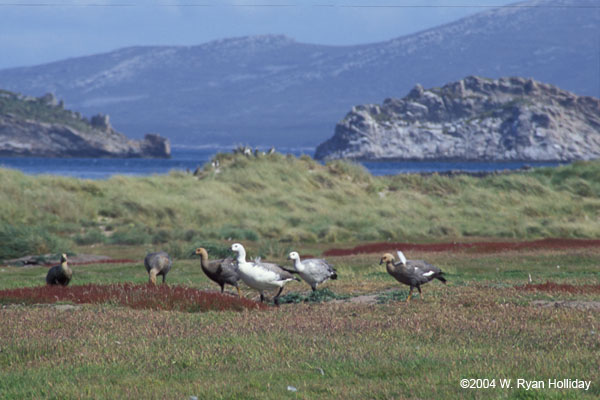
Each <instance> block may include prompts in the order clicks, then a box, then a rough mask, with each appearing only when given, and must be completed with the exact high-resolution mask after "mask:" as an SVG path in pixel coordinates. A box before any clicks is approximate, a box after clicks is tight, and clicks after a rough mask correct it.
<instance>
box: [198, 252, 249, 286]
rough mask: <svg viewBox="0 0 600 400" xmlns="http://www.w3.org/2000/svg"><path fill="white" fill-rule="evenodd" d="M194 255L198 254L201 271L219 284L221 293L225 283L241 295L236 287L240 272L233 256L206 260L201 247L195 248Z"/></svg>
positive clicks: (206, 254)
mask: <svg viewBox="0 0 600 400" xmlns="http://www.w3.org/2000/svg"><path fill="white" fill-rule="evenodd" d="M194 255H197V256H200V266H201V267H202V271H204V273H205V274H206V276H208V278H209V279H210V280H212V281H213V282H216V283H218V284H219V286H221V293H223V291H224V290H225V284H228V285H231V286H234V287H235V288H236V290H237V293H238V296H239V297H242V295H241V293H240V288H239V287H238V281H239V280H240V273H239V270H238V268H237V265H236V263H235V261H234V260H233V258H225V259H222V260H212V261H208V253H207V252H206V249H205V248H203V247H199V248H197V249H196V251H195V252H194Z"/></svg>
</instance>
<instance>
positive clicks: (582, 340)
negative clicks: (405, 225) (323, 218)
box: [0, 243, 600, 399]
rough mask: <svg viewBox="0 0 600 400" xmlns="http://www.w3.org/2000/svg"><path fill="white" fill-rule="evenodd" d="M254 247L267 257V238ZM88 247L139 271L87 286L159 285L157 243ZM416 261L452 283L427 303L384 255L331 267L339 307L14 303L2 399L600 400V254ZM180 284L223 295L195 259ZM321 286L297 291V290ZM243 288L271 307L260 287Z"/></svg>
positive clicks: (457, 255)
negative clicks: (488, 383)
mask: <svg viewBox="0 0 600 400" xmlns="http://www.w3.org/2000/svg"><path fill="white" fill-rule="evenodd" d="M249 247H250V251H251V252H257V251H258V249H259V247H260V245H259V244H258V243H255V244H254V245H252V244H250V246H249ZM78 250H79V251H80V252H86V251H87V252H90V251H96V252H99V253H102V254H109V253H112V254H111V255H112V256H114V257H119V258H132V259H139V262H135V263H130V264H118V265H110V264H98V265H93V264H92V265H85V266H74V267H73V269H74V279H73V282H72V283H73V285H86V284H108V283H118V282H133V283H144V282H146V281H147V274H146V272H145V270H144V268H143V263H142V257H143V254H144V251H145V249H144V248H143V247H139V246H137V247H136V246H121V247H115V246H107V245H103V246H100V247H94V248H89V247H88V248H86V247H81V248H79V249H78ZM303 250H305V249H304V248H300V249H299V251H301V252H303ZM316 250H317V249H315V247H311V248H310V251H313V252H314V251H316ZM409 258H424V259H427V260H428V261H430V262H432V263H434V264H436V265H438V266H440V267H441V268H442V269H443V270H445V271H446V272H447V275H448V280H449V283H448V285H442V284H441V283H440V282H432V283H429V284H428V285H426V286H424V289H423V291H424V295H425V297H424V299H422V300H421V299H420V298H419V297H418V296H415V298H414V299H413V300H412V301H411V302H410V303H405V302H402V301H397V300H398V299H404V298H406V295H407V290H406V287H400V285H399V284H397V283H396V282H395V281H394V280H393V279H392V278H391V277H390V276H389V275H387V273H386V272H385V269H384V267H383V266H379V265H378V261H379V254H361V255H354V256H344V257H333V258H331V260H330V261H332V262H333V263H334V264H335V265H336V267H337V269H338V272H339V279H338V280H337V281H332V282H329V283H327V284H326V285H325V286H324V289H323V291H324V292H332V293H335V297H339V298H344V300H337V301H328V302H322V303H317V302H312V303H311V302H309V303H300V304H284V305H282V306H281V307H279V308H276V307H269V308H268V309H266V310H246V311H223V312H212V311H211V312H175V311H156V310H139V309H131V308H129V307H123V306H119V305H116V304H111V303H108V304H95V305H91V304H90V305H79V304H74V305H72V306H70V305H69V304H72V303H69V302H64V301H62V302H59V304H58V305H47V304H46V305H44V304H40V305H18V304H4V305H3V306H2V309H1V310H0V316H1V320H2V324H0V337H2V338H3V340H2V343H1V344H0V346H1V347H0V368H1V376H0V398H3V399H24V398H57V399H58V398H60V399H69V398H148V399H163V398H169V399H171V398H172V399H188V398H190V396H197V397H198V398H256V399H259V398H260V399H264V398H269V399H282V398H302V399H315V398H349V399H364V398H407V399H423V398H506V399H548V398H549V399H565V398H567V399H569V398H571V399H578V398H590V399H591V398H598V396H600V369H599V358H598V354H600V317H599V316H600V311H599V309H598V308H591V306H593V305H595V304H596V303H597V302H598V300H600V276H599V274H598V271H600V249H593V248H592V249H590V248H588V249H571V250H560V251H555V250H523V251H511V252H502V253H487V254H481V253H473V252H469V251H459V252H451V253H440V252H420V253H412V254H409ZM275 260H276V261H279V262H284V260H283V259H282V258H279V259H275ZM557 266H560V268H557ZM46 271H47V268H45V267H25V268H22V267H21V268H18V267H3V268H2V269H1V270H0V277H1V279H0V289H8V288H14V287H24V286H27V287H35V286H41V285H42V284H43V279H44V276H45V273H46ZM529 274H531V275H532V279H533V283H534V284H542V283H545V282H546V281H552V282H557V283H561V284H568V285H573V287H575V288H581V290H580V292H579V293H569V291H568V290H567V291H562V290H561V291H559V290H556V291H544V290H524V288H525V287H526V286H525V285H526V284H527V281H528V275H529ZM168 284H169V285H170V286H186V287H191V288H197V289H201V290H212V291H215V290H217V289H218V287H217V285H215V284H214V283H211V282H210V281H208V279H207V278H206V277H205V276H204V275H203V273H202V271H201V270H200V268H199V261H198V260H189V259H180V260H176V262H175V264H174V267H173V270H172V271H171V273H170V275H169V276H168ZM308 291H309V287H308V286H307V285H306V284H305V283H300V282H293V283H291V284H289V285H288V286H287V288H286V290H285V292H284V294H288V298H289V297H290V294H291V297H293V295H294V294H298V295H307V294H308ZM243 294H244V296H245V297H247V298H250V299H256V298H257V295H256V292H253V291H252V290H250V289H248V288H244V289H243ZM359 296H362V297H359ZM535 301H539V302H557V301H558V302H564V303H560V304H562V305H563V306H564V307H555V306H552V304H553V303H548V304H549V305H550V306H542V305H543V303H542V305H537V304H536V303H534V302H535ZM570 305H572V306H576V307H579V308H571V307H569V306H570ZM464 378H466V379H477V378H482V379H483V378H487V379H490V380H491V379H496V381H495V383H496V386H497V387H496V388H488V389H462V388H461V387H460V380H461V379H464ZM518 378H522V379H527V380H543V381H547V380H548V379H554V378H556V379H565V378H569V379H580V380H591V381H592V383H591V387H590V389H589V390H588V391H582V390H574V389H573V390H558V389H547V388H546V389H538V390H534V389H531V390H525V388H518V387H517V383H516V379H518ZM500 379H512V386H513V387H512V388H511V389H502V388H500ZM288 386H290V387H293V388H295V389H296V391H290V390H289V389H288ZM292 390H293V389H292Z"/></svg>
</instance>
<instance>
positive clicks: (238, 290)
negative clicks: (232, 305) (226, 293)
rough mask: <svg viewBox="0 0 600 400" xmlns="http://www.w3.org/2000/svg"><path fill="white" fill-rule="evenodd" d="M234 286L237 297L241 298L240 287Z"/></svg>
mask: <svg viewBox="0 0 600 400" xmlns="http://www.w3.org/2000/svg"><path fill="white" fill-rule="evenodd" d="M235 288H236V289H237V292H238V297H239V298H240V299H241V298H242V294H241V293H240V287H239V286H236V287H235Z"/></svg>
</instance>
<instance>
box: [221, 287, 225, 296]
mask: <svg viewBox="0 0 600 400" xmlns="http://www.w3.org/2000/svg"><path fill="white" fill-rule="evenodd" d="M224 290H225V285H221V294H223V291H224Z"/></svg>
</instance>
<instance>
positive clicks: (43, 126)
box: [0, 91, 171, 158]
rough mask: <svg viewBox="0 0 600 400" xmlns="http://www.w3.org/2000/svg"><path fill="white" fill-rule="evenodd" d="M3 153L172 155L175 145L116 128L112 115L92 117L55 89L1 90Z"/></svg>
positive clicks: (109, 155) (158, 137)
mask: <svg viewBox="0 0 600 400" xmlns="http://www.w3.org/2000/svg"><path fill="white" fill-rule="evenodd" d="M0 155H2V156H36V157H153V158H168V157H170V156H171V147H170V143H169V140H168V139H165V138H163V137H161V136H159V135H157V134H147V135H146V136H145V137H144V139H143V140H131V139H128V138H127V137H126V136H125V135H123V134H121V133H119V132H117V131H115V130H114V129H113V127H112V126H111V124H110V118H109V116H108V115H103V114H98V115H95V116H93V117H92V118H91V119H90V121H88V120H87V119H86V118H84V117H83V116H82V115H81V114H79V113H76V112H72V111H69V110H65V109H64V108H63V102H62V101H58V100H57V99H56V97H54V96H53V95H51V94H48V95H45V96H42V97H40V98H35V97H26V96H21V95H18V94H14V93H11V92H7V91H0Z"/></svg>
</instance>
